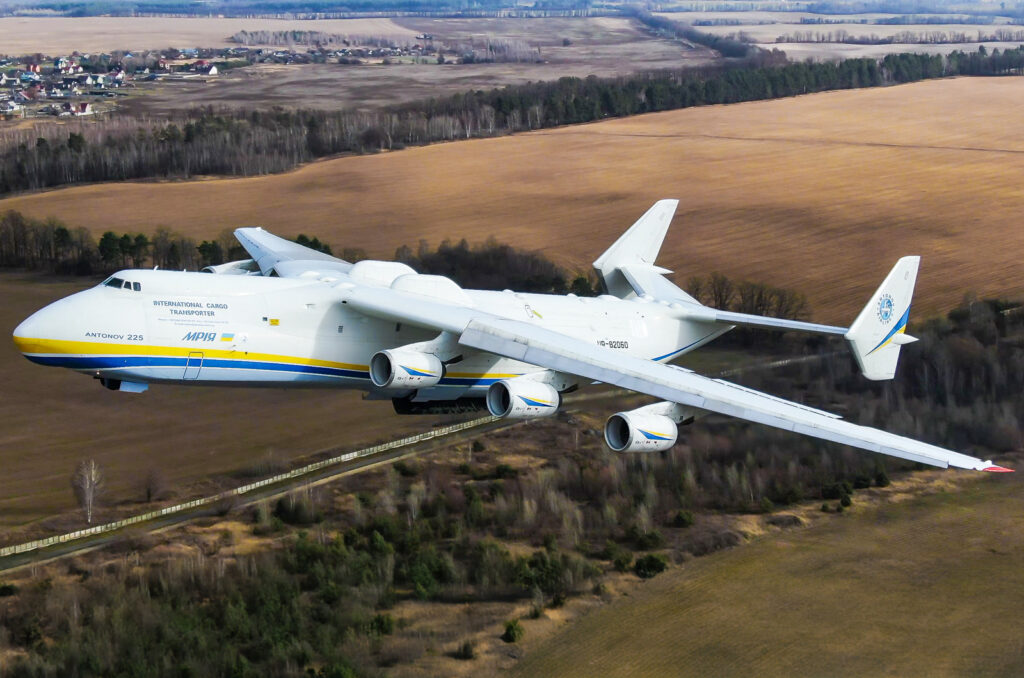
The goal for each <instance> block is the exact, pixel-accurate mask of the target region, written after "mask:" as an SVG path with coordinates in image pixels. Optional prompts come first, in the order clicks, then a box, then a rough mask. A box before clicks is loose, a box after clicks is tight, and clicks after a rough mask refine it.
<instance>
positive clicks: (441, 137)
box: [0, 48, 1024, 194]
mask: <svg viewBox="0 0 1024 678" xmlns="http://www.w3.org/2000/svg"><path fill="white" fill-rule="evenodd" d="M1022 67H1024V49H1021V48H1018V49H1009V50H1006V51H1003V52H999V51H996V50H993V52H992V54H988V53H987V52H985V51H984V50H981V51H979V52H975V53H971V54H964V53H962V52H954V53H952V54H950V55H948V56H946V57H943V56H940V55H921V54H900V55H889V56H887V57H885V58H884V59H883V60H881V61H879V60H876V59H847V60H844V61H840V62H829V63H799V64H789V65H785V66H766V67H757V68H751V67H729V68H705V69H697V70H685V71H675V72H656V73H644V74H636V75H630V76H623V77H619V78H606V79H602V78H597V77H588V78H586V79H580V78H562V79H560V80H558V81H555V82H541V83H527V84H524V85H514V86H508V87H504V88H501V89H493V90H490V91H474V92H468V93H465V94H456V95H452V96H448V97H443V98H438V99H431V100H427V101H420V102H415V103H409V104H404V105H398V106H394V107H391V108H386V109H383V110H377V111H359V112H356V111H316V110H297V111H286V110H280V109H279V110H273V111H248V112H246V111H214V110H212V109H209V108H207V109H197V110H193V111H190V112H188V113H187V114H184V115H183V116H182V117H180V118H177V119H174V120H172V121H170V122H166V123H153V122H152V121H146V120H141V121H126V120H124V119H118V120H116V121H113V122H112V123H111V124H109V125H108V124H107V123H103V122H100V123H98V124H92V125H81V126H77V127H72V128H68V129H65V128H62V127H60V126H56V125H55V126H50V127H40V128H38V129H37V130H29V131H25V130H20V131H15V132H11V133H8V134H5V135H4V136H3V137H2V138H0V194H6V193H11V192H15V191H24V190H33V189H40V188H47V187H52V186H61V185H67V184H74V183H80V182H86V181H124V180H128V179H142V178H154V177H158V178H164V177H174V178H188V177H194V176H199V175H211V174H213V175H243V176H250V175H259V174H268V173H272V172H280V171H284V170H287V169H290V168H292V167H295V166H296V165H298V164H301V163H304V162H308V161H310V160H313V159H316V158H321V157H325V156H329V155H335V154H339V153H369V152H377V151H381V150H388V149H398V148H403V147H405V146H414V145H423V144H429V143H432V142H436V141H449V140H454V139H463V138H471V137H488V136H495V135H500V134H506V133H509V132H517V131H524V130H530V129H539V128H544V127H554V126H558V125H569V124H575V123H581V122H590V121H593V120H599V119H602V118H607V117H618V116H626V115H634V114H638V113H647V112H652V111H664V110H671V109H678V108H686V107H690V106H701V105H706V104H722V103H737V102H742V101H756V100H763V99H772V98H778V97H786V96H793V95H797V94H807V93H811V92H821V91H826V90H834V89H849V88H857V87H873V86H878V85H884V84H892V83H904V82H912V81H914V80H919V79H921V78H935V77H943V76H948V75H1006V74H1019V73H1020V72H1021V71H1022ZM71 130H74V131H71ZM33 135H40V136H33Z"/></svg>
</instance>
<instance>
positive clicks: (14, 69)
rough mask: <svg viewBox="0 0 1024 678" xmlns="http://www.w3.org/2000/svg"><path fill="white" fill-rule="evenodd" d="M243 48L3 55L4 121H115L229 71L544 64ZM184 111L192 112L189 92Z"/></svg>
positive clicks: (372, 40) (469, 50)
mask: <svg viewBox="0 0 1024 678" xmlns="http://www.w3.org/2000/svg"><path fill="white" fill-rule="evenodd" d="M230 40H231V41H233V42H236V43H240V44H239V45H237V46H230V47H218V48H201V47H187V48H167V49H160V50H142V51H112V52H102V53H80V52H73V53H71V54H66V55H57V56H49V55H44V54H31V55H19V56H11V55H0V121H17V120H26V119H32V118H37V119H39V118H47V117H57V118H63V117H81V116H94V115H99V114H104V113H110V112H111V111H114V110H115V109H117V108H118V103H119V100H122V99H123V97H128V96H132V95H135V94H139V93H143V92H144V91H145V90H146V88H147V87H152V86H155V85H156V84H158V83H174V82H181V83H195V84H203V83H210V82H215V81H216V79H217V78H218V77H219V76H221V75H223V74H225V73H226V72H228V71H233V70H237V69H245V68H248V67H255V66H261V65H284V66H301V65H313V63H319V65H337V66H339V67H353V66H375V65H376V66H391V65H400V63H432V65H434V63H435V65H459V63H474V62H475V63H480V62H488V61H506V60H516V61H523V60H526V61H539V60H541V59H540V50H539V49H537V48H534V47H530V46H528V45H525V43H521V42H511V41H500V42H499V41H495V42H488V43H487V44H486V45H466V44H446V43H441V42H439V41H435V40H434V37H433V36H432V35H429V34H422V35H417V36H416V39H415V41H413V40H407V41H395V40H393V39H389V38H387V37H380V36H377V37H371V36H361V37H360V36H355V37H352V36H339V35H331V34H323V33H317V32H265V31H264V32H256V33H246V32H241V33H239V34H236V35H234V36H231V38H230ZM180 93H181V105H180V107H175V108H186V107H187V105H188V104H189V101H188V100H187V96H186V95H187V90H186V89H185V88H182V89H181V90H180Z"/></svg>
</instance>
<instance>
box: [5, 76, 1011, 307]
mask: <svg viewBox="0 0 1024 678" xmlns="http://www.w3.org/2000/svg"><path fill="white" fill-rule="evenodd" d="M1022 105H1024V88H1022V87H1021V86H1020V81H1019V79H1016V78H993V79H977V78H962V79H955V80H940V81H931V82H923V83H918V84H914V85H905V86H900V87H888V88H878V89H871V90H861V91H845V92H833V93H825V94H819V95H811V96H805V97H796V98H791V99H785V100H777V101H769V102H759V103H750V104H739V105H733V106H708V107H704V108H694V109H688V110H683V111H673V112H667V113H658V114H652V115H646V116H638V117H634V118H627V119H620V120H609V121H605V122H601V123H596V124H591V125H584V126H576V127H567V128H562V129H555V130H549V131H543V132H538V133H532V134H523V135H518V136H513V137H505V138H499V139H491V140H480V141H468V142H458V143H450V144H438V145H435V146H429V147H423V148H413V149H409V150H404V151H400V152H394V153H386V154H381V155H373V156H361V157H347V158H340V159H335V160H328V161H323V162H317V163H313V164H311V165H308V166H306V167H303V168H301V169H299V170H297V171H294V172H290V173H287V174H282V175H275V176H266V177H256V178H249V179H224V180H210V181H192V182H173V183H126V184H104V185H94V186H81V187H77V188H70V189H63V190H57V191H49V192H44V193H40V194H36V195H25V196H20V197H14V198H9V199H6V200H3V201H0V210H3V209H18V210H21V211H23V212H25V213H27V214H30V215H32V216H36V217H46V216H56V217H59V218H61V219H64V220H65V221H67V222H68V223H71V224H75V225H83V226H87V227H89V228H91V229H92V230H93V231H94V232H96V234H97V235H98V234H99V233H101V232H102V231H104V230H106V229H108V228H109V229H115V230H119V231H125V230H128V231H149V232H152V231H153V230H155V228H156V227H157V226H159V225H166V226H169V227H171V228H173V229H175V230H178V231H181V232H184V233H187V234H189V235H191V236H193V237H195V238H197V239H205V238H210V237H213V236H215V235H216V234H218V233H219V232H220V231H221V230H222V229H224V228H225V227H229V226H230V227H235V226H245V225H256V224H259V225H262V226H264V227H265V228H267V229H269V230H271V231H274V232H276V233H279V234H281V235H286V236H293V237H294V236H295V235H296V234H298V233H300V232H305V233H308V234H315V235H317V236H319V237H320V238H321V239H325V240H326V241H328V242H330V243H331V244H332V245H334V246H335V247H336V248H339V249H340V248H341V247H345V246H350V247H362V248H365V249H366V250H367V251H368V252H369V253H370V254H371V255H372V256H376V257H383V258H390V257H391V256H392V255H393V253H394V251H395V248H396V247H398V246H399V245H403V244H409V245H412V246H413V247H415V246H416V243H417V242H418V241H420V240H421V239H424V240H427V241H429V242H430V243H432V244H437V243H438V242H440V241H441V240H442V239H445V238H454V239H456V240H457V239H460V238H467V239H468V240H469V241H470V242H482V241H484V240H486V239H487V238H488V237H491V236H494V237H496V238H497V239H499V240H501V241H504V242H508V243H511V244H513V245H516V246H518V247H524V248H528V249H529V248H536V249H540V250H543V251H544V252H545V253H546V254H548V255H549V256H551V257H553V258H555V259H557V260H558V261H560V262H561V263H563V264H566V265H568V266H570V267H579V268H584V267H588V266H589V263H590V262H591V261H593V260H594V258H595V257H597V256H598V255H599V254H600V253H601V252H602V251H603V250H604V249H605V248H606V247H607V246H608V245H609V244H610V243H611V242H613V241H614V240H615V238H617V237H618V236H619V234H621V232H622V231H623V230H624V229H625V228H626V227H628V226H629V225H630V224H631V223H632V222H633V221H634V220H635V219H636V218H637V217H638V216H639V215H640V214H642V213H643V211H644V210H646V209H647V208H648V207H649V206H650V205H651V204H652V203H653V202H654V201H655V200H657V199H659V198H664V197H677V198H680V199H681V203H680V207H679V211H678V213H677V216H676V220H675V225H674V227H673V228H672V230H671V231H670V232H669V235H668V238H667V240H666V242H665V246H664V247H663V249H662V254H661V256H660V258H659V263H660V264H662V265H664V266H666V267H667V268H670V269H673V270H675V271H676V273H677V278H678V280H679V281H680V282H681V283H683V284H685V282H686V280H687V278H688V277H689V276H691V275H693V274H708V273H710V272H712V271H720V272H722V273H725V274H726V275H728V276H729V277H731V278H736V279H743V278H749V279H753V280H760V281H764V282H768V283H771V284H775V285H779V286H785V287H792V288H796V289H799V290H802V291H804V292H806V293H807V294H808V296H809V297H810V301H811V303H812V305H813V307H814V311H815V318H816V319H818V320H820V321H823V322H833V323H849V322H850V321H851V319H852V318H853V317H854V316H855V314H856V313H857V312H858V311H859V310H860V308H861V306H862V305H863V303H864V300H865V299H867V297H868V296H869V295H870V294H871V292H872V291H873V290H874V289H875V287H876V286H877V284H878V283H879V281H881V280H882V278H883V277H884V276H885V274H886V272H887V271H888V270H889V268H890V266H892V264H893V263H894V262H895V261H896V259H898V258H899V257H900V256H902V255H905V254H920V255H922V256H923V263H922V267H921V274H920V278H919V280H918V287H917V295H916V297H915V317H918V318H920V317H922V316H924V315H927V314H931V313H935V312H945V311H946V310H947V309H949V308H950V307H952V306H953V305H954V304H956V303H958V302H959V301H960V300H961V298H962V297H963V295H964V293H965V292H968V291H975V292H978V293H979V294H983V295H995V294H1001V295H1011V296H1012V295H1017V294H1020V293H1021V292H1024V282H1022V278H1021V276H1020V270H1021V268H1020V261H1019V256H1018V253H1019V252H1020V251H1021V249H1022V247H1024V230H1022V229H1020V228H1018V227H1017V219H1018V215H1019V214H1021V213H1022V212H1024V190H1022V189H1021V184H1020V181H1019V177H1020V176H1021V173H1022V172H1024V140H1022V138H1021V137H1020V135H1019V134H1017V133H1016V130H1015V128H1014V127H1013V126H1012V125H1005V124H996V121H998V120H1001V119H1003V118H1004V117H1005V116H1006V115H1007V111H1013V110H1017V109H1019V108H1020V107H1021V106H1022Z"/></svg>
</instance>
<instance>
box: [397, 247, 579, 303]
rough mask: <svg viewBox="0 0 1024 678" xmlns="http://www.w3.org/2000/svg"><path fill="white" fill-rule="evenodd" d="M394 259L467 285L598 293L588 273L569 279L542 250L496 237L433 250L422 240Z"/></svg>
mask: <svg viewBox="0 0 1024 678" xmlns="http://www.w3.org/2000/svg"><path fill="white" fill-rule="evenodd" d="M395 261H401V262H402V263H405V264H408V265H410V266H412V267H413V268H414V269H416V270H417V271H418V272H420V273H430V274H434V275H443V276H445V277H448V278H451V279H452V280H454V281H455V282H457V283H459V285H461V286H462V287H464V288H467V289H476V290H504V289H512V290H516V291H517V292H537V293H543V294H566V293H567V292H572V293H574V294H576V295H578V296H593V295H594V294H596V291H595V290H594V285H593V283H592V282H591V280H590V278H589V277H588V276H587V275H585V274H582V273H577V274H576V275H574V276H571V280H570V276H569V275H568V274H567V273H566V271H565V270H563V269H562V268H561V267H559V266H558V265H557V264H555V263H554V262H552V261H551V260H550V259H548V258H547V257H545V256H544V255H543V254H541V253H540V252H528V251H524V250H517V249H516V248H514V247H512V246H510V245H505V244H503V243H499V242H497V241H496V240H494V239H493V238H491V239H488V240H487V242H485V243H483V244H480V245H477V246H475V247H470V245H469V243H468V242H467V241H466V240H462V241H460V242H459V243H458V244H456V245H453V244H452V243H451V242H450V241H448V240H446V241H444V242H442V243H441V244H440V245H438V247H437V249H435V250H434V251H431V250H430V248H429V246H428V245H427V244H426V243H425V242H421V243H420V245H419V248H418V250H417V251H416V252H415V253H414V252H413V251H412V248H410V247H408V246H403V247H399V248H398V250H396V251H395Z"/></svg>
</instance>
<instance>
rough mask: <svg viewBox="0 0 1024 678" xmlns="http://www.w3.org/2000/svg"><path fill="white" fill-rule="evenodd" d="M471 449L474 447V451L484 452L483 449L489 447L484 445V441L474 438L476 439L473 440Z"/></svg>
mask: <svg viewBox="0 0 1024 678" xmlns="http://www.w3.org/2000/svg"><path fill="white" fill-rule="evenodd" d="M471 449H472V450H473V451H474V452H483V451H484V450H485V449H487V448H486V447H484V444H483V442H481V441H479V440H474V441H473V445H472V448H471Z"/></svg>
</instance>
